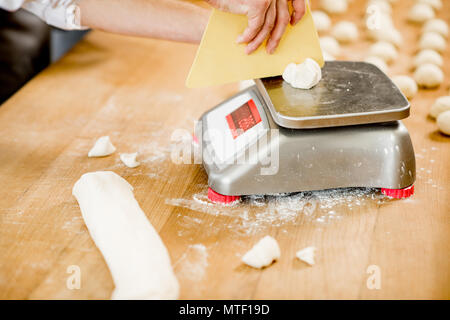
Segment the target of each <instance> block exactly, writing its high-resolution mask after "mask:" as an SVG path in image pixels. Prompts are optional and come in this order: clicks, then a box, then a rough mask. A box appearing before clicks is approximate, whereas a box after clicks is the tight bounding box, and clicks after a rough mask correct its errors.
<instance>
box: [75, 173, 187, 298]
mask: <svg viewBox="0 0 450 320" xmlns="http://www.w3.org/2000/svg"><path fill="white" fill-rule="evenodd" d="M72 194H73V195H74V196H75V198H76V199H77V201H78V204H79V205H80V209H81V213H82V215H83V219H84V222H85V223H86V226H87V228H88V229H89V233H90V235H91V237H92V239H93V240H94V242H95V244H96V245H97V247H98V248H99V249H100V251H101V253H102V255H103V257H104V258H105V261H106V264H107V265H108V267H109V270H110V271H111V275H112V278H113V280H114V284H115V286H116V288H115V290H114V292H113V294H112V297H111V298H112V299H119V300H122V299H177V298H178V294H179V285H178V281H177V278H176V277H175V275H174V273H173V270H172V266H171V263H170V257H169V254H168V252H167V249H166V247H165V246H164V244H163V242H162V241H161V238H160V237H159V235H158V233H157V232H156V230H155V229H154V228H153V226H152V225H151V224H150V222H149V221H148V220H147V217H146V216H145V213H144V212H143V211H142V209H141V208H140V207H139V204H138V203H137V201H136V199H135V198H134V195H133V187H132V186H131V185H130V184H129V183H128V182H127V181H125V180H124V179H123V178H121V177H120V176H118V175H117V174H115V173H114V172H111V171H99V172H90V173H86V174H84V175H83V176H81V178H80V179H79V180H78V181H77V182H76V183H75V186H74V187H73V190H72Z"/></svg>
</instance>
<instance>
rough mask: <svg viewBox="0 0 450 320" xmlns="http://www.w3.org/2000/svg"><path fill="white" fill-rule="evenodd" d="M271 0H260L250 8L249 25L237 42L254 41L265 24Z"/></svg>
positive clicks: (248, 14)
mask: <svg viewBox="0 0 450 320" xmlns="http://www.w3.org/2000/svg"><path fill="white" fill-rule="evenodd" d="M271 2H272V1H271V0H264V1H259V2H258V5H257V6H256V7H252V8H250V9H249V12H248V13H247V17H248V26H247V28H246V29H245V30H244V32H243V33H242V34H241V35H240V36H239V37H238V38H237V40H236V41H237V43H249V42H250V41H252V40H253V39H254V38H255V37H256V36H257V35H258V33H259V32H260V31H261V29H262V27H263V26H264V23H265V19H266V15H267V11H268V10H269V8H270V5H271Z"/></svg>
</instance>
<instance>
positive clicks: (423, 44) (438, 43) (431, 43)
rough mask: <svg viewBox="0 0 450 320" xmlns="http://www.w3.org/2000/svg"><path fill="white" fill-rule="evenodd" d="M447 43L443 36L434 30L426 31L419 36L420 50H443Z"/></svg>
mask: <svg viewBox="0 0 450 320" xmlns="http://www.w3.org/2000/svg"><path fill="white" fill-rule="evenodd" d="M446 46H447V43H446V41H445V39H444V37H443V36H441V35H440V34H439V33H436V32H426V33H424V34H423V35H422V37H420V40H419V47H420V49H422V50H425V49H431V50H435V51H437V52H444V51H445V47H446Z"/></svg>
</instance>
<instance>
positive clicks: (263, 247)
mask: <svg viewBox="0 0 450 320" xmlns="http://www.w3.org/2000/svg"><path fill="white" fill-rule="evenodd" d="M280 256H281V252H280V247H279V246H278V242H277V240H275V239H274V238H272V237H271V236H265V237H264V238H262V239H261V240H259V241H258V243H257V244H255V245H254V246H253V248H252V249H251V250H250V251H248V252H247V253H246V254H245V255H244V256H243V257H242V262H244V263H245V264H246V265H249V266H250V267H253V268H258V269H261V268H263V267H267V266H269V265H271V264H272V262H273V261H275V260H278V259H280Z"/></svg>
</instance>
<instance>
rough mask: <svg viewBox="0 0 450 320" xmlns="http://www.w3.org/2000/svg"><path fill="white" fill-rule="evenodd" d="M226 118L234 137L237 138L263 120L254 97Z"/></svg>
mask: <svg viewBox="0 0 450 320" xmlns="http://www.w3.org/2000/svg"><path fill="white" fill-rule="evenodd" d="M226 119H227V123H228V127H230V130H231V134H232V135H233V139H236V138H237V137H239V136H240V135H241V134H243V133H244V132H246V131H247V130H249V129H251V128H253V127H254V126H256V125H257V124H258V123H260V122H261V116H260V115H259V112H258V108H257V107H256V104H255V102H254V101H253V99H250V100H249V101H247V102H246V103H245V104H244V105H242V106H240V107H239V108H237V109H236V110H234V111H233V112H232V113H230V114H229V115H227V116H226Z"/></svg>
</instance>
